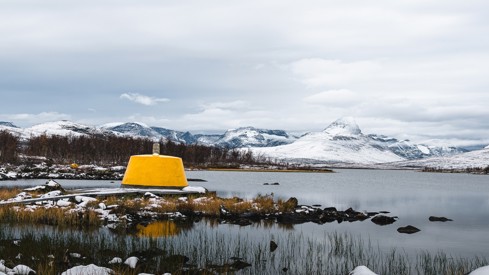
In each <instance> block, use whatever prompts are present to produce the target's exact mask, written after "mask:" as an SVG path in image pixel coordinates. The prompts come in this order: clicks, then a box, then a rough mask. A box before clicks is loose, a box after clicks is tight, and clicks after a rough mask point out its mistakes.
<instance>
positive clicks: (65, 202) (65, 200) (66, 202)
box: [56, 199, 72, 207]
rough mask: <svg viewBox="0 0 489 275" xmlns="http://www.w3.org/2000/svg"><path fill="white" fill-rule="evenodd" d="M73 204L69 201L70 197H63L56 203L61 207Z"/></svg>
mask: <svg viewBox="0 0 489 275" xmlns="http://www.w3.org/2000/svg"><path fill="white" fill-rule="evenodd" d="M71 204H72V203H71V202H70V201H69V199H62V200H58V201H57V202H56V205H57V206H59V207H68V206H71Z"/></svg>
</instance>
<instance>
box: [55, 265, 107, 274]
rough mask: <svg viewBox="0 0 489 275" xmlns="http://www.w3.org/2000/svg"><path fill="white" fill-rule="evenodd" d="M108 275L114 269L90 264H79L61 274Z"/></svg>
mask: <svg viewBox="0 0 489 275" xmlns="http://www.w3.org/2000/svg"><path fill="white" fill-rule="evenodd" d="M87 274H90V275H110V274H115V273H114V271H113V270H112V269H110V268H107V267H102V266H97V265H94V264H90V265H79V266H75V267H73V268H70V269H68V270H66V271H65V272H63V273H61V275H87Z"/></svg>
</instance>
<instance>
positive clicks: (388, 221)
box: [371, 215, 396, 225]
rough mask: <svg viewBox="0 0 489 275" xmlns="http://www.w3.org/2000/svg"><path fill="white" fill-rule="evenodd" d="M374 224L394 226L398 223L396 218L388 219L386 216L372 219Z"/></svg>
mask: <svg viewBox="0 0 489 275" xmlns="http://www.w3.org/2000/svg"><path fill="white" fill-rule="evenodd" d="M371 221H372V222H373V223H375V224H377V225H387V224H392V223H394V222H395V221H396V218H395V217H388V216H384V215H378V216H375V217H373V218H372V220H371Z"/></svg>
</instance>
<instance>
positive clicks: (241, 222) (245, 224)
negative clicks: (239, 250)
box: [232, 218, 253, 226]
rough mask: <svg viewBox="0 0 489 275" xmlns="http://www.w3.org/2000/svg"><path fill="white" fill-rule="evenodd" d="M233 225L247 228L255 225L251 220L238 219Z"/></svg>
mask: <svg viewBox="0 0 489 275" xmlns="http://www.w3.org/2000/svg"><path fill="white" fill-rule="evenodd" d="M232 223H233V224H237V225H239V226H247V225H251V224H253V223H252V222H251V221H250V220H249V219H242V218H241V219H237V220H235V221H233V222H232Z"/></svg>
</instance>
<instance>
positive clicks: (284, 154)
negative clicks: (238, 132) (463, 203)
mask: <svg viewBox="0 0 489 275" xmlns="http://www.w3.org/2000/svg"><path fill="white" fill-rule="evenodd" d="M253 152H254V153H256V154H260V155H265V156H268V157H271V158H276V159H286V160H302V161H304V160H307V161H309V162H314V161H321V162H326V163H350V164H375V163H385V162H395V161H403V160H406V159H419V158H424V157H429V156H439V155H449V154H454V153H458V152H461V151H460V150H459V149H456V148H440V147H432V146H426V145H420V144H413V143H411V142H409V141H407V140H404V141H399V140H397V139H395V138H391V137H386V136H381V135H364V134H363V133H362V131H361V130H360V127H358V125H357V123H356V122H355V120H354V119H353V118H350V117H346V118H341V119H338V120H336V121H335V122H333V123H331V124H330V125H329V126H328V127H327V128H326V129H324V130H323V131H322V132H311V133H308V134H306V135H304V136H302V137H300V138H299V139H297V140H296V141H295V142H293V143H291V144H288V145H282V146H277V147H269V148H254V149H253Z"/></svg>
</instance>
